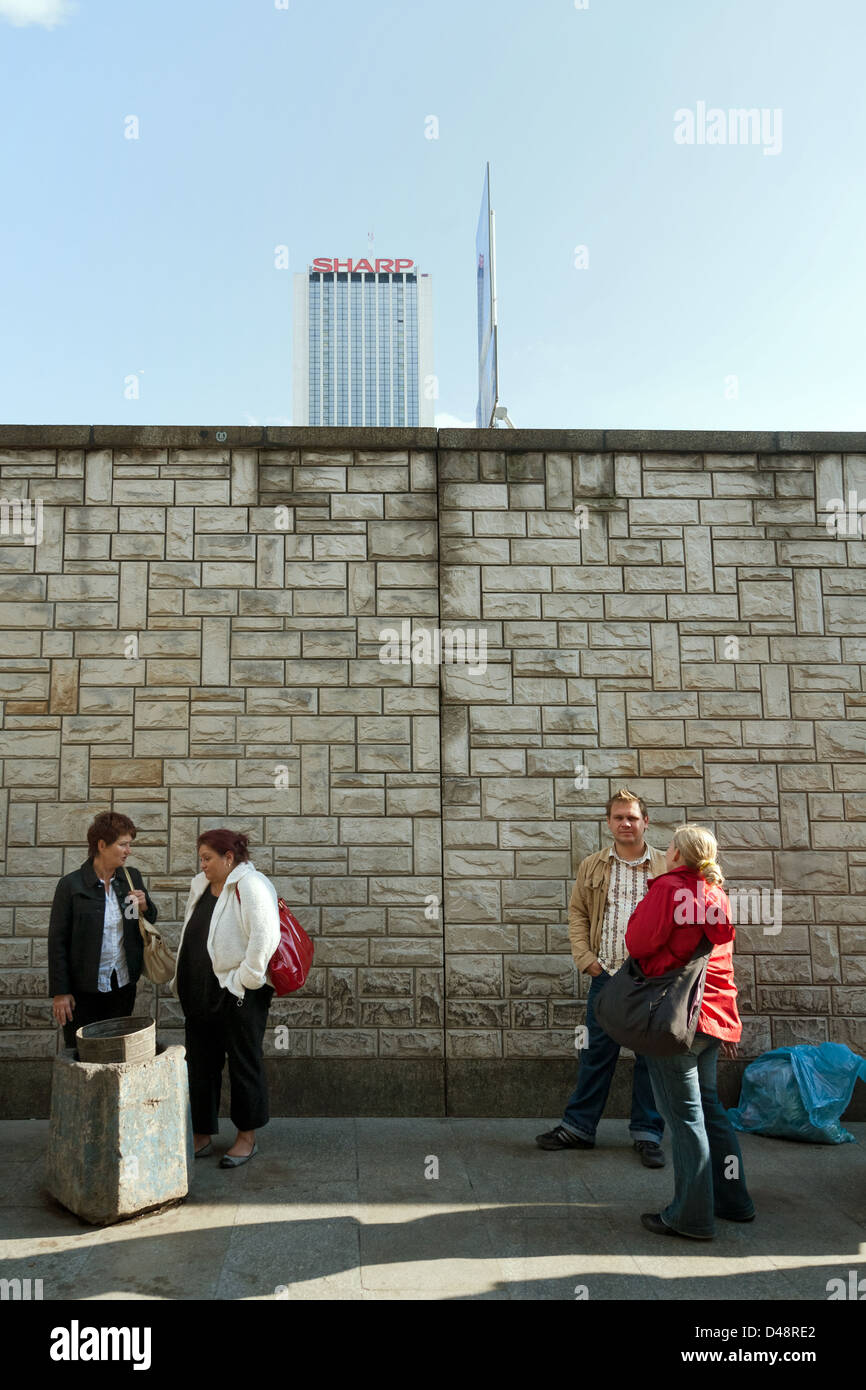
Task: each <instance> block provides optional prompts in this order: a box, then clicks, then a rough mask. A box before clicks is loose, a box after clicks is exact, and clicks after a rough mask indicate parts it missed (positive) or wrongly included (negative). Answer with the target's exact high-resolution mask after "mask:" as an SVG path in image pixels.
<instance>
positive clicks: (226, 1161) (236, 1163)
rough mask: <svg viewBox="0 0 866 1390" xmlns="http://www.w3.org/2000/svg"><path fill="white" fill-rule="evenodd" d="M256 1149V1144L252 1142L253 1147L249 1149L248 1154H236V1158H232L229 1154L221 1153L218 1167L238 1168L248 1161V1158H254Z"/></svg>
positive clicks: (257, 1148) (257, 1149)
mask: <svg viewBox="0 0 866 1390" xmlns="http://www.w3.org/2000/svg"><path fill="white" fill-rule="evenodd" d="M258 1151H259V1146H258V1144H253V1147H252V1148H251V1149H250V1151H249V1153H248V1154H238V1156H237V1158H234V1157H233V1156H232V1155H231V1154H223V1156H222V1158H221V1159H220V1167H221V1168H240V1167H241V1165H242V1164H243V1163H249V1161H250V1159H251V1158H254V1157H255V1155H256V1154H257V1153H258Z"/></svg>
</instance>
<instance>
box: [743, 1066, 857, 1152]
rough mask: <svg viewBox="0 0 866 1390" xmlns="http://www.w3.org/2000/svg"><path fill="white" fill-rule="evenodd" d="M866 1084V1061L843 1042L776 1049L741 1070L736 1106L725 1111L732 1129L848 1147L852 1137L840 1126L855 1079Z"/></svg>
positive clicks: (852, 1140) (746, 1132) (849, 1100)
mask: <svg viewBox="0 0 866 1390" xmlns="http://www.w3.org/2000/svg"><path fill="white" fill-rule="evenodd" d="M858 1076H859V1077H861V1078H862V1079H863V1080H864V1081H866V1059H864V1058H863V1057H859V1056H858V1055H857V1053H856V1052H852V1051H851V1049H850V1047H846V1046H845V1045H844V1043H831V1042H826V1043H821V1045H820V1047H808V1046H805V1045H804V1046H801V1047H777V1048H775V1049H774V1051H772V1052H764V1053H762V1054H761V1056H760V1057H758V1058H757V1059H756V1060H755V1061H754V1062H750V1063H749V1065H748V1066H747V1067H746V1070H745V1071H744V1072H743V1086H742V1090H741V1092H740V1103H739V1105H738V1106H737V1107H736V1108H735V1109H733V1110H729V1111H728V1118H729V1119H730V1121H731V1124H732V1125H733V1126H734V1129H738V1130H740V1131H741V1132H742V1133H744V1134H769V1135H774V1136H775V1137H776V1138H778V1139H800V1140H804V1141H805V1142H806V1143H810V1144H848V1143H854V1142H856V1141H855V1139H854V1135H853V1134H851V1133H849V1131H848V1130H847V1129H844V1128H843V1126H842V1125H841V1124H840V1123H839V1117H840V1116H841V1115H842V1114H843V1112H844V1111H845V1110H847V1108H848V1106H849V1104H850V1102H851V1096H852V1093H853V1091H854V1085H855V1083H856V1081H857V1078H858Z"/></svg>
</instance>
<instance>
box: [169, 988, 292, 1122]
mask: <svg viewBox="0 0 866 1390" xmlns="http://www.w3.org/2000/svg"><path fill="white" fill-rule="evenodd" d="M273 995H274V991H273V989H272V988H271V986H270V985H262V987H261V989H248V990H247V991H246V994H245V995H244V997H243V1000H240V999H236V998H235V996H234V995H233V994H231V993H230V992H229V991H226V993H225V997H224V998H223V1001H222V1004H221V1005H220V1007H219V1009H218V1010H217V1012H216V1013H215V1014H213V1015H212V1016H211V1017H209V1018H205V1019H199V1018H188V1019H187V1020H186V1066H187V1071H188V1073H189V1103H190V1108H191V1110H192V1127H193V1130H194V1132H195V1133H196V1134H216V1133H217V1131H218V1130H219V1105H220V1090H221V1088H222V1073H223V1065H224V1063H225V1060H226V1057H228V1063H229V1082H230V1084H231V1092H232V1099H231V1110H230V1112H229V1113H230V1114H231V1118H232V1123H233V1124H235V1125H237V1127H238V1129H261V1128H262V1126H263V1125H266V1124H267V1122H268V1118H269V1115H268V1088H267V1082H266V1081H265V1069H264V1064H263V1057H262V1042H263V1040H264V1036H265V1028H266V1026H267V1021H268V1009H269V1008H270V1003H271V999H272V998H273Z"/></svg>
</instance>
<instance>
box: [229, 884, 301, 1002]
mask: <svg viewBox="0 0 866 1390" xmlns="http://www.w3.org/2000/svg"><path fill="white" fill-rule="evenodd" d="M235 892H236V893H237V895H238V902H240V900H241V895H240V890H239V888H238V885H237V884H235ZM277 907H278V908H279V913H280V944H279V946H278V947H277V949H276V950H275V951H274V954H273V955H272V956H271V960H270V965H269V966H268V969H269V971H270V973H271V984H272V985H273V987H274V993H275V994H276V995H278V996H280V995H284V994H294V992H295V990H298V989H300V988H301V986H302V985H303V984H304V982H305V980H306V978H307V976H308V975H309V973H310V966H311V965H312V963H313V943H312V941H311V940H310V938H309V937H308V936H307V933H306V932H305V931H304V929H303V927H302V926H301V924H300V922H299V921H298V919H297V917H295V916H294V915H293V913H292V911H291V909H290V908H289V905H288V903H287V902H284V901H283V899H282V898H277Z"/></svg>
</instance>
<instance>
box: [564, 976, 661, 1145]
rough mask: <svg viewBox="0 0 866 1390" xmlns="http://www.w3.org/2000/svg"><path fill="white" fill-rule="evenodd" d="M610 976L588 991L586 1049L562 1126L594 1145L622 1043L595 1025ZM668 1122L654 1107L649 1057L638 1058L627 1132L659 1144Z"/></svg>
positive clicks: (598, 979) (597, 981)
mask: <svg viewBox="0 0 866 1390" xmlns="http://www.w3.org/2000/svg"><path fill="white" fill-rule="evenodd" d="M609 979H610V975H609V974H608V972H607V971H606V970H603V971H602V972H601V974H600V975H596V976H595V978H594V979H593V981H592V984H591V985H590V987H589V994H588V995H587V1000H586V1048H585V1051H583V1052H582V1054H581V1059H580V1067H579V1069H578V1073H577V1086H576V1087H575V1089H574V1091H573V1092H572V1094H571V1096H570V1097H569V1100H568V1104H567V1105H566V1107H565V1114H564V1115H563V1117H562V1120H561V1124H562V1127H563V1129H567V1130H569V1131H570V1133H572V1134H576V1135H577V1137H578V1138H579V1139H587V1140H590V1141H592V1142H594V1141H595V1131H596V1129H597V1128H598V1122H599V1120H600V1119H601V1116H602V1112H603V1110H604V1107H605V1105H606V1104H607V1097H608V1092H609V1091H610V1087H611V1082H612V1081H613V1074H614V1071H615V1069H616V1063H617V1058H618V1057H619V1043H615V1042H614V1040H613V1038H611V1037H609V1036H608V1035H607V1033H605V1031H604V1029H603V1028H602V1027H601V1024H599V1023H598V1022H597V1021H596V1017H595V1001H596V1000H597V999H598V996H599V994H600V993H601V991H602V990H603V989H604V987H605V985H606V984H607V982H608V980H609ZM664 1127H665V1122H664V1120H663V1119H662V1117H661V1115H660V1114H659V1113H658V1111H657V1110H656V1107H655V1097H654V1095H653V1088H652V1082H651V1081H650V1074H649V1070H648V1069H647V1059H646V1057H640V1056H636V1057H635V1059H634V1072H633V1073H632V1084H631V1119H630V1121H629V1126H628V1132H629V1134H630V1135H631V1138H632V1139H633V1140H634V1141H635V1142H637V1141H638V1140H639V1139H647V1140H649V1141H650V1142H651V1143H653V1144H657V1143H658V1142H659V1140H660V1139H661V1137H662V1131H663V1129H664Z"/></svg>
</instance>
